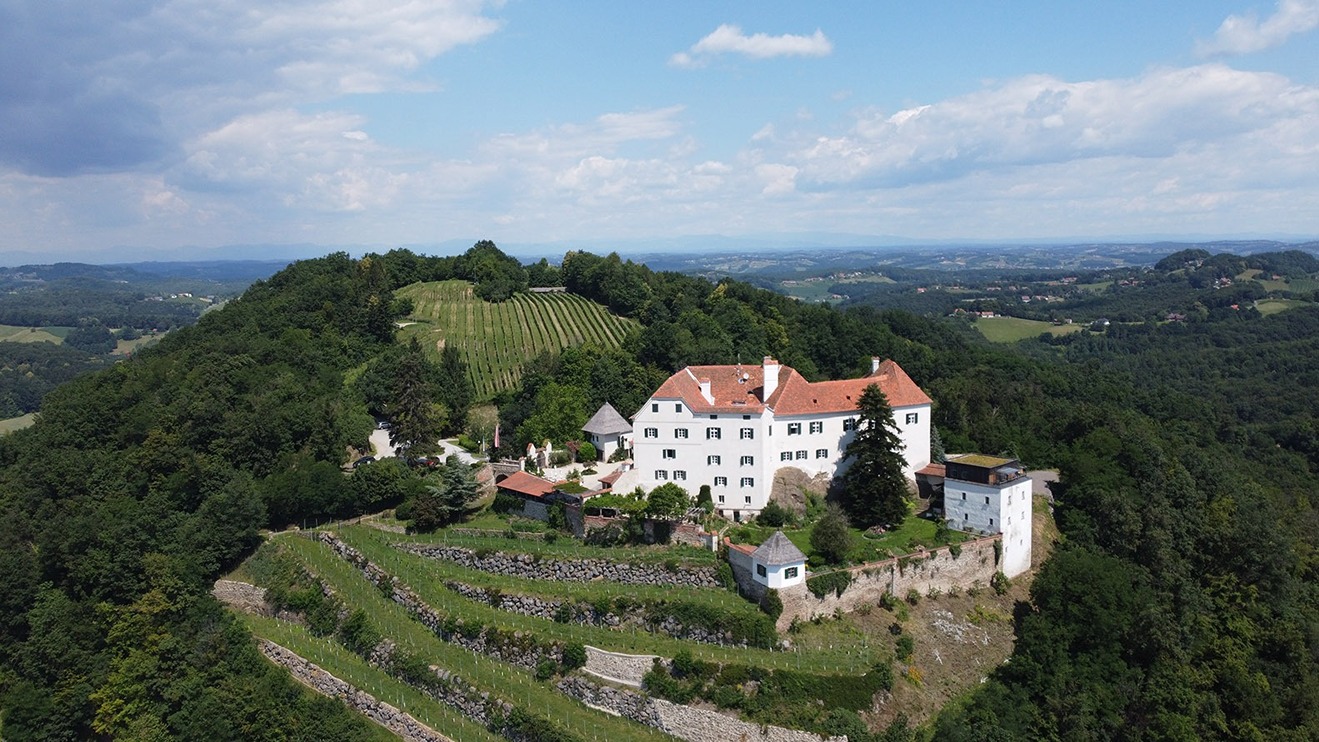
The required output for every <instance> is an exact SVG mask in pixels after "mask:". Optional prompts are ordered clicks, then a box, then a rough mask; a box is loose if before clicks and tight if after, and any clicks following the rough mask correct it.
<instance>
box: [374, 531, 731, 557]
mask: <svg viewBox="0 0 1319 742" xmlns="http://www.w3.org/2000/svg"><path fill="white" fill-rule="evenodd" d="M460 527H463V528H466V527H471V524H466V523H464V524H462V525H461V526H460ZM478 527H479V524H478ZM348 528H353V527H351V526H350V527H348ZM388 537H389V540H390V541H391V542H395V543H405V542H406V543H416V544H439V545H446V546H461V547H464V548H468V549H491V550H494V551H509V552H516V553H519V554H538V555H541V556H547V557H555V558H557V559H607V560H609V561H611V562H632V563H648V564H664V563H666V562H668V561H670V560H674V561H677V562H678V563H679V564H681V565H683V566H689V567H701V566H704V567H713V566H715V565H716V564H717V563H718V561H719V557H718V555H717V554H715V553H714V552H712V551H705V550H704V549H697V548H695V547H690V546H610V547H596V546H585V545H583V544H582V543H581V542H580V541H577V540H575V539H571V538H566V537H565V538H561V539H558V540H557V541H555V542H554V543H552V544H550V543H546V542H544V541H541V540H540V539H509V538H505V537H503V536H466V535H459V534H454V533H449V532H447V531H438V532H436V533H433V534H406V535H405V534H402V533H391V534H388Z"/></svg>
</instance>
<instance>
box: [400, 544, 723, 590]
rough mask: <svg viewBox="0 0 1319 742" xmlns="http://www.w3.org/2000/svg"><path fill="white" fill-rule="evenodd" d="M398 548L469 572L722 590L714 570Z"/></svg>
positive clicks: (437, 548) (428, 547) (421, 546)
mask: <svg viewBox="0 0 1319 742" xmlns="http://www.w3.org/2000/svg"><path fill="white" fill-rule="evenodd" d="M394 547H395V548H397V549H402V550H403V551H408V552H411V553H413V554H417V555H419V556H424V557H427V558H429V559H443V560H445V561H449V562H454V563H455V564H459V565H461V566H463V567H467V568H468V569H475V570H480V571H481V572H489V573H491V574H498V575H509V576H511V577H523V578H526V579H531V580H549V581H551V582H590V581H592V580H607V581H609V582H617V583H620V584H624V585H658V586H662V587H719V579H718V574H717V570H716V569H715V568H714V567H679V568H677V569H676V570H669V569H668V568H667V567H665V566H664V565H662V564H661V565H651V564H626V563H621V562H611V561H608V560H605V559H552V558H547V557H539V558H537V557H536V556H534V555H531V554H510V553H504V552H490V553H485V552H482V553H481V554H480V555H478V554H477V552H476V551H474V550H472V549H467V548H463V547H460V546H442V545H430V544H409V543H400V544H394Z"/></svg>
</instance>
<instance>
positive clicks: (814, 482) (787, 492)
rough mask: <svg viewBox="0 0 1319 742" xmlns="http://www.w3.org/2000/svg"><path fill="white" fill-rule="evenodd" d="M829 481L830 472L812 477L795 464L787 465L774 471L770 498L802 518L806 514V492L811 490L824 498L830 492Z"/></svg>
mask: <svg viewBox="0 0 1319 742" xmlns="http://www.w3.org/2000/svg"><path fill="white" fill-rule="evenodd" d="M829 483H830V477H829V475H828V474H824V473H821V474H817V475H815V476H813V477H812V476H810V475H808V474H807V473H806V472H804V471H802V470H801V469H798V468H796V467H795V466H785V467H783V468H781V469H779V470H777V471H775V472H774V481H773V482H772V483H771V484H770V488H769V500H770V502H776V503H778V504H779V505H782V506H783V507H785V508H787V509H789V510H791V511H792V512H793V514H794V515H796V516H797V517H799V518H800V517H802V516H803V515H805V514H806V494H807V493H808V492H809V493H811V494H814V495H817V496H818V497H820V499H824V497H825V496H826V495H828V494H829Z"/></svg>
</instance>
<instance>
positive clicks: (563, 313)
mask: <svg viewBox="0 0 1319 742" xmlns="http://www.w3.org/2000/svg"><path fill="white" fill-rule="evenodd" d="M395 293H396V294H397V295H398V296H400V297H406V298H409V299H412V301H413V304H414V308H413V312H412V314H411V315H410V316H409V317H408V318H407V319H406V320H404V327H403V328H402V329H401V330H400V331H399V338H400V339H401V340H403V341H405V342H406V341H407V340H408V339H409V338H413V337H415V338H417V339H418V340H419V341H420V342H421V344H422V346H423V347H425V348H427V349H428V350H430V351H432V352H435V353H438V352H439V351H440V349H442V348H443V347H444V346H445V345H446V344H453V345H456V346H457V347H458V348H459V349H460V350H461V351H462V354H463V360H465V361H466V362H467V367H468V369H469V373H470V375H471V379H472V386H473V388H474V389H475V390H476V394H477V396H478V397H480V398H489V397H491V396H493V395H494V394H495V393H496V392H498V391H501V390H503V389H511V388H513V387H514V386H515V385H516V384H517V383H518V380H519V379H520V378H521V372H522V365H523V364H524V363H525V362H526V361H527V360H529V359H530V358H532V357H533V356H535V355H536V354H538V353H540V352H542V351H550V352H555V351H558V350H560V349H562V348H565V347H568V346H570V345H580V344H582V343H595V344H597V345H600V346H603V347H611V348H612V347H617V346H618V345H619V343H621V342H622V341H623V337H624V336H625V335H626V334H627V333H628V331H629V330H630V329H632V328H633V327H636V326H637V323H636V322H635V321H633V320H630V319H626V318H623V317H618V316H615V315H613V314H610V313H609V310H607V309H605V308H604V307H603V306H601V305H599V304H596V303H595V302H592V301H590V300H588V299H585V298H583V297H581V296H578V295H576V294H569V293H562V292H556V293H543V294H518V295H517V296H514V297H513V298H512V299H510V300H509V301H506V302H501V303H498V304H495V303H491V302H487V301H483V300H481V299H479V298H477V297H476V296H475V295H474V294H473V293H472V284H470V283H468V282H467V281H438V282H433V283H417V284H413V285H411V286H405V287H403V288H402V289H399V290H398V291H397V292H395Z"/></svg>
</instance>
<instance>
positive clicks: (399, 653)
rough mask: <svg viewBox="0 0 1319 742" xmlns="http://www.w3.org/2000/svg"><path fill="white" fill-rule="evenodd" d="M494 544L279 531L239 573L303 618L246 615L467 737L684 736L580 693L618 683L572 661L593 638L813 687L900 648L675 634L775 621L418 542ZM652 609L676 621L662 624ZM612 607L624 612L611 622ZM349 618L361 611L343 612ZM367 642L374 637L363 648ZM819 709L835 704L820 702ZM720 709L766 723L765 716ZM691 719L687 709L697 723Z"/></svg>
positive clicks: (842, 678)
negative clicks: (437, 553)
mask: <svg viewBox="0 0 1319 742" xmlns="http://www.w3.org/2000/svg"><path fill="white" fill-rule="evenodd" d="M486 543H490V541H489V540H487V539H481V538H468V537H464V536H457V535H455V534H449V535H445V534H439V535H436V536H404V535H402V534H394V533H384V532H380V531H377V530H374V529H371V528H368V527H366V526H361V525H358V526H341V527H339V528H337V529H335V530H334V532H333V533H307V534H303V535H296V534H282V535H279V536H276V537H275V538H273V539H272V540H271V543H268V544H267V545H265V546H264V547H263V548H262V550H261V551H260V552H259V553H258V555H257V556H256V557H254V558H253V559H252V560H250V561H249V562H248V563H246V564H244V565H243V567H241V568H240V569H239V570H238V571H237V572H236V573H235V574H234V575H233V577H234V578H236V579H239V580H247V581H251V582H255V583H258V584H262V585H264V586H265V587H267V588H269V589H272V590H273V592H272V593H270V594H268V599H269V595H272V594H273V595H279V596H281V598H280V599H282V600H283V603H281V604H280V605H284V606H293V607H292V608H290V610H293V611H294V612H300V613H301V614H302V615H303V616H304V618H305V619H306V620H305V621H304V622H302V623H287V622H285V621H277V620H273V619H269V618H260V617H256V616H247V617H246V618H245V620H246V623H247V625H248V626H249V628H250V629H251V630H252V631H253V633H255V634H256V635H257V636H259V637H262V638H265V639H268V640H270V641H273V642H275V643H277V644H279V645H281V646H283V647H286V648H288V649H290V650H292V651H293V652H296V653H298V654H300V655H301V656H303V657H305V658H307V659H308V660H310V661H313V662H315V663H317V664H318V665H320V666H322V667H323V668H325V669H326V670H327V671H329V672H331V673H333V674H335V675H336V676H337V677H340V678H343V679H345V680H347V681H348V682H350V683H351V684H353V685H354V686H356V687H357V688H360V689H362V690H365V691H367V692H370V693H371V694H372V695H374V696H375V697H376V698H379V699H381V700H384V701H387V702H389V703H391V704H394V705H395V706H396V707H398V708H400V709H402V710H404V711H406V712H408V713H410V714H412V715H413V716H414V717H416V718H417V719H419V720H421V721H422V722H423V723H426V724H429V725H431V726H432V728H434V729H437V730H439V731H441V732H443V733H445V734H447V735H448V736H450V737H451V738H453V739H455V740H459V741H460V742H464V741H465V740H474V741H475V740H480V741H485V740H491V739H499V738H515V739H516V738H522V739H532V738H534V739H553V740H562V741H563V742H588V741H594V742H599V741H601V740H648V739H655V740H659V739H671V737H669V736H668V735H666V734H664V733H663V732H661V731H660V730H658V729H655V728H653V726H650V724H655V723H657V722H654V721H651V720H650V719H651V718H652V717H651V716H649V715H646V714H641V715H640V717H642V718H645V719H647V720H648V721H647V724H642V723H638V721H635V720H633V719H632V718H627V715H626V714H625V715H624V716H623V717H620V716H614V715H611V714H608V713H603V712H601V711H599V710H598V709H596V708H593V707H592V705H586V704H584V703H583V702H582V701H581V700H579V698H580V696H578V695H574V693H576V692H580V689H581V688H582V687H588V688H591V687H597V688H598V687H603V686H601V684H602V683H604V685H605V686H608V685H609V683H607V682H605V681H603V680H601V678H600V677H599V676H597V675H592V674H590V672H592V663H593V662H596V661H598V660H592V659H587V660H586V666H585V668H584V670H585V671H586V672H583V670H579V669H576V667H577V666H576V665H572V664H570V663H569V659H568V658H569V656H570V655H571V654H572V652H574V651H581V648H582V647H583V646H587V647H596V648H599V649H602V650H606V651H610V652H619V653H624V654H646V655H650V654H654V655H659V656H662V657H674V656H675V655H678V654H680V653H684V652H685V653H689V654H690V656H691V657H694V658H696V659H697V660H703V661H706V662H714V663H721V664H722V663H734V664H735V665H737V666H741V667H746V668H751V670H750V672H752V673H753V674H754V673H770V672H776V671H778V672H783V671H788V672H791V673H793V675H792V677H793V678H794V679H795V682H796V683H798V684H799V685H803V686H806V687H808V688H809V687H813V685H814V684H813V683H811V682H810V681H811V679H818V680H820V681H826V680H829V679H834V681H835V682H844V683H850V682H852V681H853V679H855V678H858V677H862V675H860V674H862V673H865V672H866V671H867V670H868V669H869V668H870V667H871V666H873V665H874V663H876V662H877V661H886V660H887V659H888V658H889V657H891V654H890V653H889V650H888V647H887V642H881V643H880V644H878V645H877V644H871V643H870V639H869V638H867V637H866V636H865V635H863V634H861V633H860V632H856V631H855V630H849V629H843V628H842V627H841V625H838V624H834V623H833V622H826V623H825V624H824V625H823V626H819V627H806V629H807V630H805V631H803V632H801V633H799V634H798V635H796V636H794V638H793V644H794V649H793V651H783V650H782V649H760V648H755V647H749V646H745V645H742V644H740V643H738V642H735V641H734V642H729V641H723V642H722V643H720V642H719V641H715V642H713V643H712V642H711V641H706V642H704V643H702V642H697V641H685V640H680V639H678V638H675V637H674V636H673V632H674V631H675V630H676V629H675V628H674V623H675V621H680V622H682V623H685V624H687V625H689V626H690V625H692V624H693V623H694V622H695V623H699V622H700V621H702V620H704V621H707V622H711V621H712V623H713V624H714V625H715V627H716V628H717V629H718V630H721V631H722V630H723V629H724V628H725V627H726V626H729V625H732V624H736V623H741V624H743V625H747V624H752V623H755V622H756V621H766V620H769V619H767V617H765V616H763V615H762V614H760V612H759V611H758V609H757V608H756V607H755V606H753V605H750V604H748V603H747V602H745V601H743V600H742V599H740V598H738V597H736V596H735V595H733V594H732V593H731V592H729V591H727V590H725V589H723V588H714V587H707V588H697V587H685V588H683V589H682V590H680V591H676V592H677V593H681V595H675V591H674V590H673V589H672V588H671V587H664V586H659V585H656V586H650V585H622V584H615V583H610V582H608V581H600V580H598V579H597V580H592V581H586V582H573V581H572V580H571V579H570V580H569V581H568V582H557V581H546V580H543V579H528V578H525V577H514V576H510V575H505V574H494V573H490V572H485V571H481V570H480V569H475V568H472V567H466V566H462V565H461V564H458V563H455V562H453V561H449V560H446V559H444V558H439V559H437V558H435V557H432V556H426V555H424V554H418V553H415V552H414V550H415V549H416V548H417V547H427V546H430V547H445V548H450V547H452V548H459V549H467V550H470V551H471V552H472V553H474V554H490V553H493V552H494V551H495V550H494V549H491V548H489V547H487V546H478V544H486ZM496 543H497V542H496ZM500 546H501V547H502V549H503V550H506V553H508V554H509V555H510V557H512V556H514V555H520V554H527V555H528V556H529V557H530V559H529V562H530V563H534V564H549V563H551V562H554V561H555V560H558V559H566V558H574V559H603V558H612V559H614V560H619V559H622V560H626V562H627V563H629V564H634V565H641V564H649V565H650V569H652V570H656V572H657V573H661V574H663V573H673V572H675V571H679V570H689V569H690V570H697V571H698V572H699V571H702V570H707V571H708V570H711V569H712V568H713V566H714V562H713V561H712V557H713V555H712V554H708V553H700V552H694V551H693V552H684V551H681V550H678V551H675V550H644V549H637V550H633V549H594V548H591V547H585V546H581V545H580V544H578V545H577V546H576V548H575V549H573V550H572V551H571V552H567V553H566V552H565V549H564V545H563V544H562V543H560V544H549V543H542V542H539V541H526V540H518V541H516V542H512V541H508V540H507V539H504V540H503V543H502V544H501V545H500ZM569 554H571V557H570V556H569ZM665 554H667V558H666V557H664V556H663V555H665ZM522 559H523V561H524V562H525V561H527V558H526V557H522ZM659 559H663V561H662V562H661V561H657V560H659ZM280 575H284V577H281V576H280ZM290 575H294V577H291V578H290V577H288V576H290ZM289 579H292V580H293V582H289V581H288V580H289ZM321 596H327V597H325V598H322V597H321ZM309 600H310V602H308V601H309ZM322 600H326V601H334V602H333V603H332V604H327V605H326V606H325V608H326V610H321V609H320V608H318V607H317V605H318V604H320V602H321V601H322ZM529 604H534V605H537V606H540V607H541V608H542V609H544V607H546V606H555V605H557V606H558V608H557V610H553V611H552V612H553V615H552V616H545V615H531V614H528V613H527V611H526V610H525V607H526V606H527V605H529ZM564 606H571V610H567V609H566V608H565V607H564ZM628 611H631V612H633V613H636V612H639V611H650V612H652V613H651V614H650V616H649V617H648V618H647V619H646V621H645V622H644V624H642V625H637V624H632V625H629V624H628V623H627V622H626V621H624V622H622V623H620V622H619V621H618V620H617V619H616V618H614V617H613V616H612V614H614V613H617V614H619V615H622V614H623V613H626V612H628ZM655 611H658V612H661V613H663V612H670V613H671V615H673V616H676V617H677V618H671V619H668V620H664V621H660V620H657V619H656V617H655V615H654V613H653V612H655ZM606 612H609V613H610V614H611V617H610V618H609V619H608V620H605V613H606ZM350 614H352V615H355V616H361V617H360V618H345V617H346V616H349V615H350ZM318 615H319V618H317V616H318ZM336 615H337V616H338V618H337V619H335V618H334V616H336ZM327 616H328V617H329V619H328V620H329V621H331V623H330V624H329V625H327V624H326V623H325V621H326V620H327V618H326V617H327ZM701 616H704V618H701ZM712 617H713V619H712ZM354 621H356V622H357V623H356V624H355V625H354ZM335 622H337V624H336V623H335ZM770 623H771V627H772V621H771V622H770ZM364 625H369V627H368V628H365V629H364V628H363V626H364ZM771 633H772V631H771ZM362 636H370V637H371V639H370V640H367V641H366V642H365V645H363V643H362V641H361V639H360V637H362ZM725 636H731V634H726V635H725ZM775 641H777V640H775ZM572 647H577V650H573V649H572ZM382 648H383V649H382ZM589 651H591V652H594V651H595V650H589ZM641 663H642V664H643V665H644V666H645V668H646V669H648V668H649V666H650V662H649V660H641ZM428 667H429V668H430V669H429V670H428V669H426V668H428ZM606 667H610V666H609V665H606ZM754 668H761V669H759V670H757V669H754ZM757 677H760V675H757ZM765 677H768V676H765ZM437 678H438V679H437ZM622 682H626V681H622ZM575 689H576V690H575ZM604 692H606V693H613V694H615V695H617V694H619V693H623V694H627V693H631V694H632V695H631V698H633V699H634V702H636V703H650V702H649V701H647V700H646V699H647V696H646V695H645V694H641V693H638V692H636V691H627V690H626V689H624V690H606V691H604ZM806 692H809V691H806ZM817 703H824V701H823V700H818V701H812V702H811V704H808V705H811V706H812V707H813V705H814V704H817ZM668 708H674V707H673V706H669V707H668ZM677 708H679V709H681V708H682V707H677ZM662 711H663V709H661V712H662ZM657 713H660V712H657ZM667 713H675V712H673V711H669V712H667ZM676 713H678V714H679V715H681V714H696V715H698V718H697V721H696V722H694V724H695V726H696V727H698V728H699V727H700V725H701V724H703V723H706V722H708V721H709V720H710V719H711V718H713V717H709V716H707V717H704V718H705V721H704V722H703V721H701V718H702V717H699V715H700V714H710V713H711V712H708V711H701V710H696V709H690V710H686V711H681V710H680V711H679V712H676ZM633 718H637V716H634V717H633ZM720 718H722V719H725V720H726V721H728V723H734V724H744V726H745V727H746V728H748V729H753V730H754V729H758V728H759V726H760V725H761V724H763V723H764V722H763V721H761V722H735V721H729V720H727V717H720ZM692 724H693V722H691V721H690V719H689V720H688V725H689V728H690V726H691V725H692ZM665 728H666V729H667V728H668V727H667V722H665ZM669 731H670V733H674V734H678V736H680V737H686V738H692V737H690V736H688V735H687V734H683V733H681V732H678V731H676V730H672V729H669ZM533 732H534V733H533ZM787 734H788V736H786V737H779V739H785V740H792V739H802V738H804V737H809V738H810V739H818V738H817V737H815V736H813V735H805V733H802V732H788V733H787ZM798 735H802V736H798ZM730 738H733V737H730Z"/></svg>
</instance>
